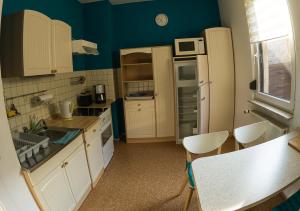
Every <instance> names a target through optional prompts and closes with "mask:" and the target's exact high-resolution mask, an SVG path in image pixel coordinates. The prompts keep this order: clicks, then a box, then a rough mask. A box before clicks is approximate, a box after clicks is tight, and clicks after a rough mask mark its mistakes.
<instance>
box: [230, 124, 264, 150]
mask: <svg viewBox="0 0 300 211" xmlns="http://www.w3.org/2000/svg"><path fill="white" fill-rule="evenodd" d="M268 126H269V122H268V121H262V122H258V123H254V124H251V125H246V126H243V127H239V128H236V129H234V134H233V136H234V138H235V149H236V150H239V149H240V144H241V145H242V146H244V147H247V145H248V144H250V143H253V142H255V141H258V140H259V139H261V138H263V137H264V136H265V133H266V131H267V129H268Z"/></svg>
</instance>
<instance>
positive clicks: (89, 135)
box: [84, 121, 100, 141]
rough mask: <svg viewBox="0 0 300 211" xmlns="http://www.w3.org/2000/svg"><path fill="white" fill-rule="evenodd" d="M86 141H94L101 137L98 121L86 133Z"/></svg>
mask: <svg viewBox="0 0 300 211" xmlns="http://www.w3.org/2000/svg"><path fill="white" fill-rule="evenodd" d="M84 136H85V140H86V141H88V140H94V139H95V138H99V137H100V122H99V121H97V122H96V123H95V124H94V125H92V126H91V127H90V128H89V129H87V131H86V132H85V133H84Z"/></svg>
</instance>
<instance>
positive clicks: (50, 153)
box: [21, 129, 82, 172]
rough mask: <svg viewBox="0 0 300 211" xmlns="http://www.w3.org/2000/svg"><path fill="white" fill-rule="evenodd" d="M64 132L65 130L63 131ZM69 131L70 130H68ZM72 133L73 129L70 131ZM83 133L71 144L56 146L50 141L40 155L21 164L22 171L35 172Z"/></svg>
mask: <svg viewBox="0 0 300 211" xmlns="http://www.w3.org/2000/svg"><path fill="white" fill-rule="evenodd" d="M63 130H64V129H63ZM66 130H68V129H66ZM69 131H71V129H69ZM81 135H82V132H80V133H79V134H78V135H77V136H76V137H74V138H73V139H72V140H71V141H70V142H68V143H67V144H64V145H61V144H54V143H53V142H52V141H54V140H51V139H50V140H49V145H48V147H47V148H45V149H41V150H40V151H39V153H38V154H36V155H34V154H33V156H32V157H31V158H29V159H27V160H26V161H24V162H23V163H21V166H22V169H23V170H25V171H28V172H33V171H35V170H36V169H37V168H39V167H40V166H41V165H43V164H44V163H46V162H47V161H48V160H50V159H51V158H52V157H54V156H55V155H56V154H57V153H58V152H60V151H61V150H62V149H64V148H65V147H66V146H68V145H69V144H70V143H72V141H74V140H75V139H76V138H77V137H78V136H81Z"/></svg>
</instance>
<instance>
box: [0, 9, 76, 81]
mask: <svg viewBox="0 0 300 211" xmlns="http://www.w3.org/2000/svg"><path fill="white" fill-rule="evenodd" d="M1 48H2V49H1V61H2V73H3V77H22V76H38V75H47V74H55V73H59V72H71V71H72V70H73V67H72V66H73V65H72V36H71V27H70V26H68V25H67V24H65V23H63V22H61V21H56V20H54V21H53V20H51V19H50V18H49V17H47V16H46V15H44V14H42V13H39V12H36V11H33V10H24V11H22V12H19V13H16V14H13V15H9V16H6V17H4V18H3V28H2V36H1Z"/></svg>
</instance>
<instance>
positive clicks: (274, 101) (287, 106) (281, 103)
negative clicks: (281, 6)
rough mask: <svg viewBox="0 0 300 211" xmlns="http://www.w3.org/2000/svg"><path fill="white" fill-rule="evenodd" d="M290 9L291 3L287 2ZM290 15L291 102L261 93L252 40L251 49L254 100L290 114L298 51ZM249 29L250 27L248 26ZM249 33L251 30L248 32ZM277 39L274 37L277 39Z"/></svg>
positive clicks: (293, 106) (293, 100) (293, 98)
mask: <svg viewBox="0 0 300 211" xmlns="http://www.w3.org/2000/svg"><path fill="white" fill-rule="evenodd" d="M286 3H287V6H288V9H289V8H290V7H289V3H288V1H286ZM289 15H290V20H291V28H292V32H291V34H290V35H289V40H290V46H289V48H290V52H291V97H290V100H289V101H288V100H284V99H281V98H278V97H275V96H272V95H269V94H266V93H263V92H260V90H261V89H260V78H259V77H260V76H259V66H260V63H259V62H257V56H256V50H255V44H254V43H252V42H251V41H250V40H249V41H250V42H249V43H250V47H251V57H252V59H251V60H252V61H251V63H252V71H253V77H254V80H256V82H257V88H256V91H255V92H254V95H253V99H255V100H259V101H262V102H265V103H267V104H270V105H272V106H275V107H277V108H280V109H282V110H285V111H288V112H290V113H293V112H294V108H295V95H296V58H295V57H296V51H295V39H294V34H295V33H294V27H293V26H294V24H293V19H292V17H293V16H292V13H291V10H290V9H289ZM248 27H249V26H248ZM248 31H249V30H248ZM275 38H276V37H274V39H275Z"/></svg>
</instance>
